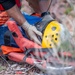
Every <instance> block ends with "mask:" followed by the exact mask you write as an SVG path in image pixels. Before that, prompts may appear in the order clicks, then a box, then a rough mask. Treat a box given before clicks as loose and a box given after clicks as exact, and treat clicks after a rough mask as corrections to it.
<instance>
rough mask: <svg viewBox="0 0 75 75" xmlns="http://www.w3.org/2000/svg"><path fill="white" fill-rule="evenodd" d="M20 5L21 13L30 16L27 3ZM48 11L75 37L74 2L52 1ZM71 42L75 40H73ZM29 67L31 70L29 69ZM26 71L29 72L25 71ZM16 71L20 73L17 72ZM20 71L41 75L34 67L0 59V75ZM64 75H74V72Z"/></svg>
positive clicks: (69, 0) (28, 74)
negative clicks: (23, 12)
mask: <svg viewBox="0 0 75 75" xmlns="http://www.w3.org/2000/svg"><path fill="white" fill-rule="evenodd" d="M22 3H23V6H22V11H25V12H27V13H29V14H31V12H32V11H31V10H30V9H31V8H30V7H29V6H28V3H27V2H26V1H25V0H23V2H22ZM28 8H29V9H28ZM50 11H51V15H52V16H53V17H54V18H55V19H56V20H57V21H58V22H60V23H62V24H64V25H66V27H67V28H68V29H69V31H70V33H71V35H72V37H75V33H74V31H75V23H74V22H75V0H54V1H53V3H52V6H51V10H50ZM73 41H75V40H74V39H73ZM73 41H72V42H73ZM73 43H74V42H73ZM31 67H32V69H30V68H31ZM27 69H30V70H28V71H27ZM18 70H20V71H19V72H18ZM21 71H22V72H24V74H20V75H42V74H41V71H40V70H39V69H37V68H34V66H31V65H28V64H26V63H23V64H20V63H17V62H13V61H9V60H8V64H7V63H6V62H5V61H4V60H3V59H1V58H0V75H19V73H21ZM25 71H26V72H25ZM14 73H15V74H14ZM65 75H75V71H72V72H70V73H68V74H65Z"/></svg>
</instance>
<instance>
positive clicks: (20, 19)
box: [6, 5, 25, 25]
mask: <svg viewBox="0 0 75 75" xmlns="http://www.w3.org/2000/svg"><path fill="white" fill-rule="evenodd" d="M6 11H7V13H8V14H9V16H11V17H12V18H14V19H15V21H17V22H18V23H19V25H22V24H23V23H24V22H25V18H24V17H23V15H22V14H21V12H20V10H19V8H18V7H17V5H15V6H13V7H12V8H11V9H9V10H6Z"/></svg>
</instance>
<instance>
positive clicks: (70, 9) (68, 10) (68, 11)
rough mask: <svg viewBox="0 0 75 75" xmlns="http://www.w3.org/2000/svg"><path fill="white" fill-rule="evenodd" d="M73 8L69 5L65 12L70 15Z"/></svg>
mask: <svg viewBox="0 0 75 75" xmlns="http://www.w3.org/2000/svg"><path fill="white" fill-rule="evenodd" d="M72 10H73V8H72V7H68V8H67V9H66V11H65V14H66V15H68V14H69V13H70V12H71V11H72Z"/></svg>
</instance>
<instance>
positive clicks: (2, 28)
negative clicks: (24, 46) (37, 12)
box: [0, 12, 41, 47]
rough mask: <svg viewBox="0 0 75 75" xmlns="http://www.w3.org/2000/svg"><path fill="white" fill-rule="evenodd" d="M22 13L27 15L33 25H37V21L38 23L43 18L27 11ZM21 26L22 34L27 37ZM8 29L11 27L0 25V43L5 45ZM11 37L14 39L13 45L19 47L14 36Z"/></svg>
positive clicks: (26, 17)
mask: <svg viewBox="0 0 75 75" xmlns="http://www.w3.org/2000/svg"><path fill="white" fill-rule="evenodd" d="M22 14H23V16H24V17H25V19H26V20H27V21H28V23H30V24H31V25H35V23H37V22H39V21H40V20H41V18H39V17H36V16H31V15H28V14H26V13H25V12H22ZM12 20H13V19H12ZM19 28H20V31H21V32H22V35H23V36H24V37H25V38H27V36H26V33H25V31H24V30H23V29H22V28H21V27H19ZM8 30H9V29H8V27H7V26H4V25H2V26H0V45H4V34H5V32H6V31H8ZM11 38H12V40H11V41H12V44H11V45H12V46H14V47H18V46H17V44H16V43H15V41H14V39H13V37H12V36H11Z"/></svg>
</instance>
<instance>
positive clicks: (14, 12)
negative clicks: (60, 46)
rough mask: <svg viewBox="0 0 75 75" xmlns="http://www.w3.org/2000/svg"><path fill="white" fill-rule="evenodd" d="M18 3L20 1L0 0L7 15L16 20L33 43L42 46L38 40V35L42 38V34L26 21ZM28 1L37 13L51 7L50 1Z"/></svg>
mask: <svg viewBox="0 0 75 75" xmlns="http://www.w3.org/2000/svg"><path fill="white" fill-rule="evenodd" d="M16 1H17V2H18V1H19V0H0V4H1V6H2V7H3V9H4V10H6V12H7V14H8V15H9V16H10V17H12V18H14V20H15V21H16V22H18V23H19V26H21V27H22V28H23V29H24V30H25V31H26V33H27V34H28V36H29V38H30V39H31V40H32V41H34V42H36V43H37V44H39V45H41V43H40V41H39V40H38V38H37V35H38V36H40V37H42V33H41V32H40V31H38V30H37V29H36V27H35V26H32V25H30V24H29V23H28V22H27V21H26V19H25V18H24V16H23V15H22V13H21V11H20V9H19V8H18V6H17V5H16ZM26 1H27V2H28V3H29V5H30V6H31V7H32V8H33V9H34V11H35V12H37V13H42V12H45V11H46V10H47V8H48V6H49V0H26ZM19 2H20V1H19ZM19 6H20V5H19Z"/></svg>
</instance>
